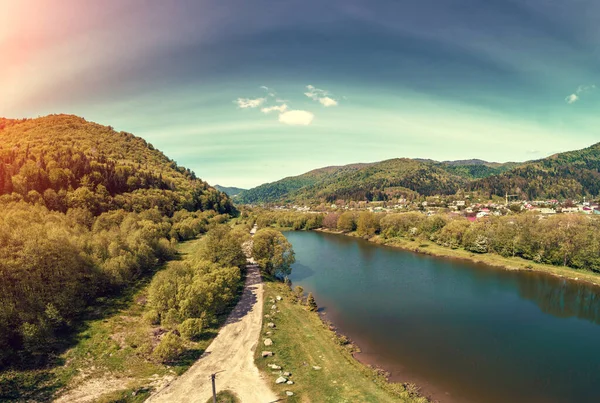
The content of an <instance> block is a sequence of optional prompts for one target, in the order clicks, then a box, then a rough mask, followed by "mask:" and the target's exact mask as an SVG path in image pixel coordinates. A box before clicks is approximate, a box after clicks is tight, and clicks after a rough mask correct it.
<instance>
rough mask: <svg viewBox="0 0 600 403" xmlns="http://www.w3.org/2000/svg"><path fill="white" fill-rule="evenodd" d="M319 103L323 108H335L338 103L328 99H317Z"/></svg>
mask: <svg viewBox="0 0 600 403" xmlns="http://www.w3.org/2000/svg"><path fill="white" fill-rule="evenodd" d="M319 102H320V103H321V105H323V106H337V104H338V101H336V100H335V99H333V98H329V97H323V98H319Z"/></svg>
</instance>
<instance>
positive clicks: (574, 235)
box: [256, 210, 600, 272]
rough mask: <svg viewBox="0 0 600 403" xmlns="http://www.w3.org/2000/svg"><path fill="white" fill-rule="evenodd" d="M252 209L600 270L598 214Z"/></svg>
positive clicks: (304, 222)
mask: <svg viewBox="0 0 600 403" xmlns="http://www.w3.org/2000/svg"><path fill="white" fill-rule="evenodd" d="M256 211H257V217H256V222H257V223H258V224H259V225H260V226H273V225H275V226H281V227H287V228H289V229H295V230H301V229H315V228H319V227H323V228H326V229H329V230H332V231H339V232H342V233H354V234H356V235H358V236H361V237H364V238H371V237H374V236H379V237H381V238H382V239H383V240H386V241H389V240H393V239H394V238H404V239H409V240H412V241H415V240H426V241H433V242H435V243H437V244H439V245H441V246H444V247H448V248H453V249H456V248H462V249H465V250H468V251H470V252H473V253H482V254H483V253H495V254H498V255H500V256H504V257H521V258H523V259H527V260H531V261H534V262H537V263H546V264H552V265H557V266H568V267H571V268H574V269H584V270H591V271H596V272H600V219H598V217H595V216H590V215H581V214H557V215H553V216H549V217H542V216H539V215H537V214H534V213H524V214H516V215H507V216H499V217H496V216H490V217H485V218H484V219H478V220H476V221H474V222H472V221H470V220H468V219H466V218H464V217H451V216H448V215H442V214H436V215H432V216H427V215H426V214H423V213H420V212H407V213H391V214H386V213H373V212H369V211H362V212H358V211H345V212H342V213H337V212H333V213H327V214H312V213H311V214H306V213H300V212H275V211H261V210H256ZM308 223H311V224H310V225H308ZM318 223H320V225H319V224H318Z"/></svg>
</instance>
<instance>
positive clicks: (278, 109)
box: [260, 104, 288, 113]
mask: <svg viewBox="0 0 600 403" xmlns="http://www.w3.org/2000/svg"><path fill="white" fill-rule="evenodd" d="M287 109H288V106H287V104H283V105H275V106H267V107H265V108H262V109H261V110H260V111H261V112H262V113H271V112H280V113H283V112H285V111H287Z"/></svg>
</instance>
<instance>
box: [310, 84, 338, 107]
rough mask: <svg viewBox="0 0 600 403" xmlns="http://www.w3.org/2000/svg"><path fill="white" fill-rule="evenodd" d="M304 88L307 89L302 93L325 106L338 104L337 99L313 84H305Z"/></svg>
mask: <svg viewBox="0 0 600 403" xmlns="http://www.w3.org/2000/svg"><path fill="white" fill-rule="evenodd" d="M306 89H307V91H306V92H305V93H304V95H306V96H307V97H309V98H310V99H312V100H313V101H317V102H319V103H320V104H321V105H323V106H325V107H330V106H337V105H338V101H336V100H335V99H333V98H331V97H330V96H329V95H331V94H330V93H329V91H327V90H322V89H320V88H316V87H315V86H314V85H307V86H306Z"/></svg>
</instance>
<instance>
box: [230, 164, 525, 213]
mask: <svg viewBox="0 0 600 403" xmlns="http://www.w3.org/2000/svg"><path fill="white" fill-rule="evenodd" d="M509 164H513V163H509ZM509 164H496V163H487V162H485V161H465V164H460V163H456V162H452V161H449V162H437V161H433V160H424V159H409V158H398V159H392V160H387V161H381V162H375V163H370V164H353V165H346V166H341V167H327V168H322V169H317V170H314V171H310V172H308V173H305V174H303V175H300V176H295V177H289V178H285V179H282V180H280V181H277V182H273V183H267V184H264V185H261V186H258V187H256V188H253V189H250V190H247V191H245V192H242V193H241V194H240V195H239V196H238V198H237V199H236V200H237V201H238V202H241V203H272V202H286V201H293V202H302V201H308V200H320V201H327V202H332V201H335V200H337V199H346V200H386V199H388V198H389V197H396V196H404V197H411V196H417V195H418V194H422V195H434V194H450V193H455V192H456V191H457V190H458V189H460V188H464V187H465V186H467V185H468V184H469V182H470V181H471V180H472V179H475V178H484V177H486V176H489V175H494V174H498V173H501V172H504V171H505V170H507V169H509V168H510V166H511V165H509Z"/></svg>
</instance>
